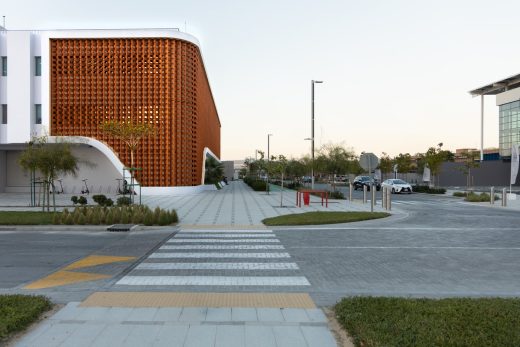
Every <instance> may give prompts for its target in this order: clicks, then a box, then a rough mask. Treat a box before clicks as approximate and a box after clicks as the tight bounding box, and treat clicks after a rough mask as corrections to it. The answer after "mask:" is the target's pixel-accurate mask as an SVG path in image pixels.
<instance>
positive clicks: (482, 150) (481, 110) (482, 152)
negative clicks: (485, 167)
mask: <svg viewBox="0 0 520 347" xmlns="http://www.w3.org/2000/svg"><path fill="white" fill-rule="evenodd" d="M480 161H484V94H481V95H480Z"/></svg>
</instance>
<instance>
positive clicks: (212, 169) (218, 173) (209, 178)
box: [204, 156, 224, 184]
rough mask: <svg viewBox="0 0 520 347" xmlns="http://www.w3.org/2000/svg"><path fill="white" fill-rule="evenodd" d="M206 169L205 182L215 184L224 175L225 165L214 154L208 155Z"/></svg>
mask: <svg viewBox="0 0 520 347" xmlns="http://www.w3.org/2000/svg"><path fill="white" fill-rule="evenodd" d="M205 166H206V171H205V174H204V184H215V183H218V182H220V181H221V180H222V177H224V166H223V165H222V163H221V162H219V161H218V160H217V159H215V158H213V157H212V156H208V157H206V165H205Z"/></svg>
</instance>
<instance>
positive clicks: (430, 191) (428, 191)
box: [413, 186, 446, 194]
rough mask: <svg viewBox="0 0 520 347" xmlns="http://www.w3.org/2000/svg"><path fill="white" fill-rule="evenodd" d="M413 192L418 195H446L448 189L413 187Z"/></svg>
mask: <svg viewBox="0 0 520 347" xmlns="http://www.w3.org/2000/svg"><path fill="white" fill-rule="evenodd" d="M413 191H414V192H416V193H426V194H444V193H446V189H444V188H431V187H428V186H415V187H413Z"/></svg>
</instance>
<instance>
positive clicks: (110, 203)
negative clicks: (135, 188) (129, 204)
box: [105, 199, 114, 207]
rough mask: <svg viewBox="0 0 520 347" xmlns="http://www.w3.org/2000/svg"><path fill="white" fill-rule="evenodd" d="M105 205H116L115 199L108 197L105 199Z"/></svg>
mask: <svg viewBox="0 0 520 347" xmlns="http://www.w3.org/2000/svg"><path fill="white" fill-rule="evenodd" d="M105 206H106V207H110V206H114V200H112V199H107V200H106V201H105Z"/></svg>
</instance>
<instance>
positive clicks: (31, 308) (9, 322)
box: [0, 295, 52, 345]
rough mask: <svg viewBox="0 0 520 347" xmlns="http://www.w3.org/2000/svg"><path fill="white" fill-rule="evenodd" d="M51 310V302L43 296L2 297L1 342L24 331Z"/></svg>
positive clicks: (0, 312)
mask: <svg viewBox="0 0 520 347" xmlns="http://www.w3.org/2000/svg"><path fill="white" fill-rule="evenodd" d="M51 308H52V304H51V302H50V301H49V300H48V299H47V298H45V297H43V296H28V295H0V342H1V341H2V340H5V339H6V338H7V337H8V336H9V335H10V334H13V333H15V332H18V331H22V330H24V329H25V328H27V327H28V326H29V325H30V324H31V323H33V322H34V321H36V320H37V319H38V317H40V315H41V314H42V313H43V312H46V311H48V310H50V309H51ZM0 345H1V343H0Z"/></svg>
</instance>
